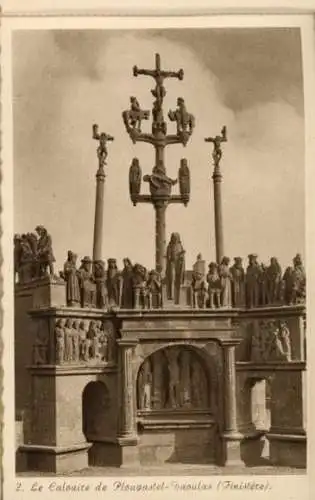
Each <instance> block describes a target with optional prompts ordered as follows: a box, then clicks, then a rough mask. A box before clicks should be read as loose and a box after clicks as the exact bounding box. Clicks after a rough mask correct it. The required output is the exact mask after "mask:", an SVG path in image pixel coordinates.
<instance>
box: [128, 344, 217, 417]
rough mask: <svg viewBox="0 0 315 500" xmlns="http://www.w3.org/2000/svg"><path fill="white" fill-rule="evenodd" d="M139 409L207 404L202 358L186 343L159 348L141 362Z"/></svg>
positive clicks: (138, 379)
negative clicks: (185, 344) (184, 344)
mask: <svg viewBox="0 0 315 500" xmlns="http://www.w3.org/2000/svg"><path fill="white" fill-rule="evenodd" d="M137 394H138V398H137V402H138V409H139V410H144V411H152V410H173V411H176V410H180V409H189V410H194V409H206V408H208V407H209V382H208V376H207V372H206V370H205V366H204V363H203V360H202V359H201V358H200V356H198V354H196V352H195V351H194V350H192V349H189V348H188V347H186V346H180V345H176V346H170V347H166V348H164V349H159V350H158V351H156V352H154V353H153V354H151V355H150V356H148V357H147V358H146V359H145V360H144V361H143V362H142V364H141V366H140V368H139V372H138V378H137Z"/></svg>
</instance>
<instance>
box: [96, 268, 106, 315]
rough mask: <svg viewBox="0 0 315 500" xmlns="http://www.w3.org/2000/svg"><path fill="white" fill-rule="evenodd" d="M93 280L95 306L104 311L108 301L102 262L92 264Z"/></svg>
mask: <svg viewBox="0 0 315 500" xmlns="http://www.w3.org/2000/svg"><path fill="white" fill-rule="evenodd" d="M94 280H95V284H96V306H97V307H99V308H100V309H104V308H105V307H106V306H107V302H108V301H107V289H106V272H105V262H104V261H103V260H96V261H95V262H94Z"/></svg>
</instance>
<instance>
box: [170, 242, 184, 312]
mask: <svg viewBox="0 0 315 500" xmlns="http://www.w3.org/2000/svg"><path fill="white" fill-rule="evenodd" d="M184 278H185V250H184V248H183V245H182V242H181V239H180V236H179V233H172V234H171V239H170V242H169V244H168V246H167V250H166V286H167V298H168V299H169V300H174V299H175V303H178V302H179V292H180V287H181V285H182V284H183V283H184Z"/></svg>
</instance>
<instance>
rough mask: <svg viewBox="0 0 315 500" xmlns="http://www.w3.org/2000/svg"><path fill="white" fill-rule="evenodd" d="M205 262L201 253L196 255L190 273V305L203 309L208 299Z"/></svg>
mask: <svg viewBox="0 0 315 500" xmlns="http://www.w3.org/2000/svg"><path fill="white" fill-rule="evenodd" d="M205 274H206V263H205V261H204V260H203V259H202V255H201V254H198V255H197V260H196V262H195V264H194V265H193V274H192V281H191V287H192V299H193V300H192V306H193V307H194V308H195V309H199V308H200V309H204V308H205V307H206V304H207V299H208V285H207V281H206V278H205Z"/></svg>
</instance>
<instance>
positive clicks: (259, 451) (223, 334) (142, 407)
mask: <svg viewBox="0 0 315 500" xmlns="http://www.w3.org/2000/svg"><path fill="white" fill-rule="evenodd" d="M133 73H134V76H135V77H137V76H140V75H144V76H150V77H151V78H153V80H154V82H155V87H154V88H153V89H152V90H151V93H152V95H153V97H154V103H153V108H152V129H151V132H150V133H145V132H143V131H142V126H143V122H146V121H148V120H149V118H150V111H149V110H143V109H141V107H140V105H139V102H138V100H137V98H136V97H131V98H130V109H128V110H126V111H124V112H123V114H122V117H123V123H124V125H125V127H126V130H127V132H128V134H129V136H130V138H131V140H132V141H133V143H134V144H136V143H137V142H139V141H142V142H146V143H148V144H151V145H152V146H153V147H154V149H155V162H154V165H153V168H152V172H151V173H150V174H148V173H146V174H145V175H144V176H142V171H141V167H140V160H139V159H138V158H136V157H135V158H133V160H132V161H131V166H130V169H129V188H130V198H131V201H132V203H133V204H134V205H137V204H138V203H151V204H152V205H153V208H154V211H155V229H156V236H155V243H156V246H155V248H156V251H155V268H154V269H151V270H148V269H146V268H145V266H143V265H142V264H141V263H139V262H135V263H132V262H131V261H130V259H129V258H128V257H126V258H125V259H124V260H123V268H122V269H120V268H119V267H120V266H119V263H117V260H116V259H115V258H109V259H108V260H107V263H105V261H104V260H102V231H103V202H104V183H105V169H106V164H107V163H106V162H107V156H108V152H107V142H108V141H112V140H113V137H112V136H110V135H109V134H107V133H99V131H98V126H97V125H94V126H93V135H92V137H93V139H95V140H97V141H98V144H99V146H98V148H97V157H98V170H97V174H96V205H95V223H94V244H93V256H92V258H91V257H89V256H83V257H82V259H81V264H80V266H78V264H77V261H78V256H77V255H76V253H75V252H74V251H72V250H69V251H68V254H67V258H66V260H65V263H64V268H63V270H62V271H60V272H59V275H58V276H57V275H56V274H55V269H54V262H55V258H54V253H53V245H52V238H51V236H50V234H49V232H48V231H47V229H46V228H45V227H43V226H38V227H37V228H36V230H35V232H36V233H37V234H35V233H27V234H23V235H15V238H14V271H15V281H16V283H15V384H16V426H17V431H18V442H17V453H16V457H17V470H18V471H21V470H29V471H39V472H53V473H61V472H63V473H67V472H70V471H79V470H80V469H83V468H86V467H88V466H117V467H120V466H132V467H137V466H143V465H147V466H150V465H165V466H166V467H167V466H168V464H170V463H186V464H201V463H202V464H217V465H220V466H225V465H226V466H228V465H231V464H243V465H244V464H245V466H246V465H259V464H262V463H269V464H273V465H286V466H292V467H305V466H306V430H305V429H306V422H305V408H306V405H305V374H306V359H305V352H306V347H305V344H306V321H305V296H306V278H305V271H304V267H303V263H302V259H301V256H300V255H296V256H295V257H294V259H293V265H292V266H290V267H288V268H287V269H286V270H285V271H284V272H283V270H282V268H281V265H280V263H279V262H278V260H277V258H276V257H271V259H270V263H269V265H264V264H262V263H259V261H258V256H257V255H256V254H250V255H249V256H248V265H247V268H246V269H245V268H244V265H243V259H242V258H241V257H235V258H234V263H233V264H232V263H231V262H230V259H229V258H228V257H227V256H225V255H224V246H223V219H222V200H221V181H222V174H221V170H220V168H221V167H220V162H221V159H222V143H223V142H226V141H227V130H226V127H223V128H222V132H221V135H219V136H215V137H210V138H207V139H206V141H207V142H210V143H212V144H213V155H212V157H213V163H214V172H213V182H214V214H215V235H216V241H215V244H216V258H217V260H216V262H210V263H208V264H207V263H206V261H205V260H204V259H203V257H202V255H201V254H199V255H198V256H197V258H196V262H195V263H194V265H193V267H192V269H191V270H187V269H186V262H185V249H184V243H183V242H182V240H181V237H180V235H179V234H178V233H176V232H174V233H172V235H171V237H170V241H169V243H168V244H166V212H167V207H168V205H169V204H170V203H182V204H183V205H184V206H187V205H188V203H189V199H190V171H189V166H188V162H187V160H186V159H185V158H183V159H182V160H181V161H180V165H179V171H178V179H172V178H170V177H169V176H168V174H167V170H166V165H165V159H164V151H165V148H166V147H168V146H170V145H172V144H182V145H183V146H184V147H185V146H186V145H187V144H188V141H189V138H190V136H191V134H192V133H193V130H194V124H195V119H194V117H193V115H192V114H191V113H189V112H188V111H187V108H186V104H185V100H184V98H182V97H180V98H178V99H177V105H176V109H174V110H170V111H169V112H168V115H167V116H168V119H169V120H170V122H174V133H173V134H168V133H167V122H166V120H165V115H164V110H163V100H164V97H165V95H166V89H165V86H164V84H165V80H166V79H167V78H176V79H178V80H180V81H182V80H183V78H184V72H183V70H179V71H165V70H162V69H161V60H160V56H159V55H158V54H157V55H156V60H155V68H154V69H153V70H148V69H139V68H137V67H136V66H135V67H134V68H133ZM142 181H144V182H147V183H148V185H149V192H150V194H142V193H141V185H142ZM176 184H178V187H179V194H174V193H172V190H173V188H174V187H175V185H176ZM266 450H267V452H266Z"/></svg>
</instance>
